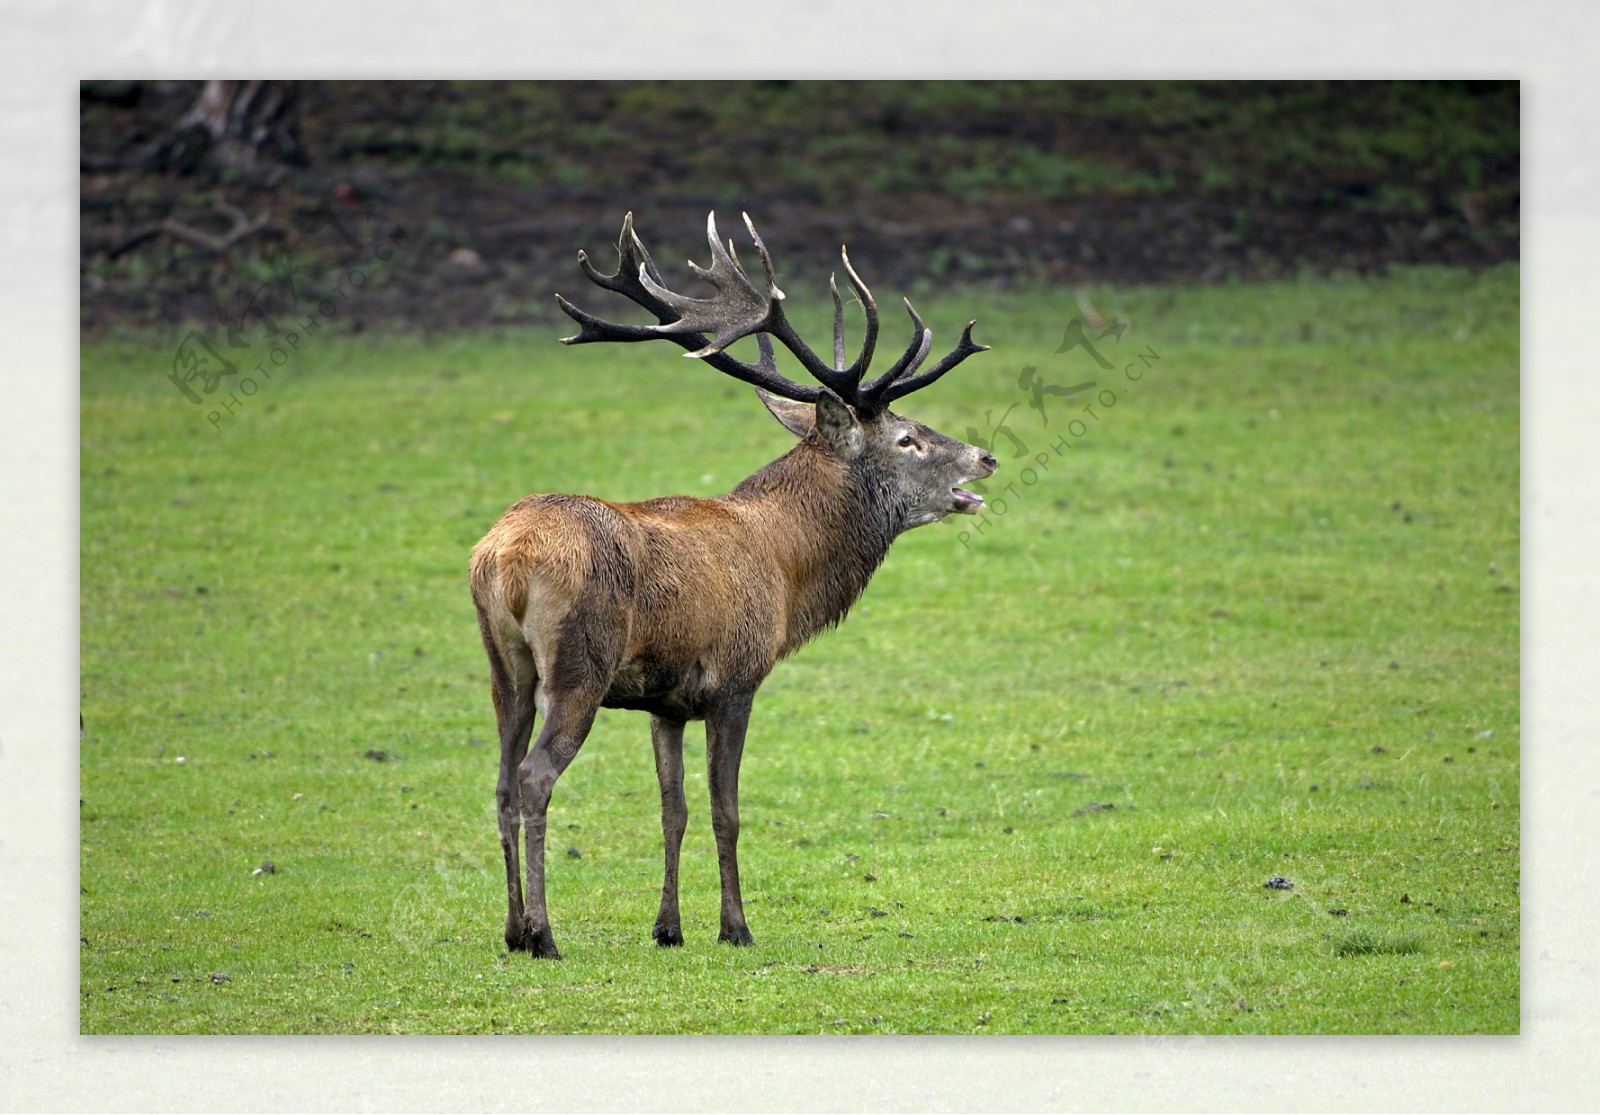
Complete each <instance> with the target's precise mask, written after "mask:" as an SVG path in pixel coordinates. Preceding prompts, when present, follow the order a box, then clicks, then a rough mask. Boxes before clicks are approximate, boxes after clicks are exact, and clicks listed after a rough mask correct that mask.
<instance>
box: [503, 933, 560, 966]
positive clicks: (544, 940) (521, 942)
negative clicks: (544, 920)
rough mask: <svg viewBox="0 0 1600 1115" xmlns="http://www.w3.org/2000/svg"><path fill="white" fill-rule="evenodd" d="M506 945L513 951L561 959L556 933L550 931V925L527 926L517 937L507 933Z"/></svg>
mask: <svg viewBox="0 0 1600 1115" xmlns="http://www.w3.org/2000/svg"><path fill="white" fill-rule="evenodd" d="M506 947H507V948H508V949H510V950H511V951H512V952H531V953H532V954H533V955H534V956H543V957H548V958H549V959H551V960H560V959H561V952H560V950H559V949H557V948H556V935H555V934H554V933H552V932H550V927H549V926H548V925H546V926H543V927H542V928H539V929H534V928H533V927H532V926H525V927H523V930H522V932H521V933H520V934H518V935H516V937H515V939H513V936H512V934H511V933H507V934H506Z"/></svg>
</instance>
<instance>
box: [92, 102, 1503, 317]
mask: <svg viewBox="0 0 1600 1115" xmlns="http://www.w3.org/2000/svg"><path fill="white" fill-rule="evenodd" d="M80 95H81V127H82V130H81V139H80V157H81V170H82V175H81V184H80V188H81V240H80V251H81V262H82V271H81V280H82V308H81V314H82V325H83V328H84V330H85V332H86V333H88V334H90V335H105V334H107V333H110V334H113V335H114V334H117V333H121V332H125V331H135V330H143V329H147V328H148V327H151V326H159V325H171V324H176V323H180V322H204V323H217V322H223V323H226V322H229V321H235V320H236V319H237V318H238V317H239V315H241V314H242V313H247V312H249V309H250V307H252V306H254V307H255V308H256V309H257V310H262V311H264V312H265V308H266V307H268V306H269V305H270V306H271V307H272V310H271V312H275V313H280V314H285V315H287V314H290V313H293V312H296V311H297V310H301V309H303V308H304V307H305V306H306V305H307V304H308V302H307V300H312V301H313V302H314V301H315V300H316V299H319V298H322V297H327V296H330V295H331V294H333V292H334V288H335V287H336V286H337V284H338V283H339V282H340V281H341V279H346V280H347V277H348V274H349V268H350V267H352V266H360V267H362V269H363V280H364V286H363V287H362V289H361V291H360V296H359V297H358V298H356V299H353V300H348V301H346V302H345V303H343V305H342V308H341V311H340V315H339V316H340V317H341V322H342V324H345V325H346V326H347V327H351V328H358V329H359V328H368V327H377V326H380V325H381V326H390V327H399V328H404V329H408V330H421V331H432V330H438V329H450V328H459V327H469V326H471V327H476V326H483V325H486V324H501V323H519V322H534V321H538V322H544V321H549V320H551V319H552V318H553V317H554V316H555V310H554V304H553V299H552V295H553V293H554V292H555V291H557V290H560V291H563V292H565V293H568V294H579V293H583V288H584V287H585V286H586V285H587V284H586V283H585V281H584V280H583V278H582V277H581V275H580V274H579V272H578V269H577V266H576V262H575V255H576V252H577V249H579V248H580V247H581V248H586V249H588V251H589V253H590V255H591V257H592V258H593V259H594V260H595V262H596V263H597V264H598V265H600V266H601V267H602V268H603V269H606V270H610V269H611V266H612V264H613V263H614V261H615V254H614V252H613V251H612V250H611V247H610V246H611V245H613V244H614V243H615V241H616V236H617V231H618V228H619V227H620V224H621V220H622V215H623V213H624V212H625V211H627V210H630V209H631V210H633V211H634V212H635V214H636V221H637V225H638V228H639V231H640V234H641V236H642V237H643V239H644V241H645V243H646V244H647V245H648V246H649V248H650V250H651V251H652V253H653V254H654V256H655V258H656V260H657V261H658V263H659V264H660V265H661V266H662V267H663V269H665V270H666V271H667V272H668V276H669V280H670V279H671V277H672V276H674V275H679V276H681V274H682V272H680V271H679V270H678V267H679V264H680V263H681V261H682V260H683V259H684V258H686V257H693V258H695V259H697V260H699V261H701V262H706V252H705V243H704V238H703V236H704V233H703V229H704V222H705V215H706V212H707V210H710V209H716V210H717V211H718V214H719V218H720V221H721V227H722V231H723V234H724V235H725V236H727V235H732V234H734V233H735V232H737V233H738V235H739V239H740V240H741V241H742V240H743V232H742V230H741V229H740V228H739V222H738V213H739V211H740V210H747V211H749V212H750V214H751V215H752V216H753V217H754V218H755V219H756V221H757V223H758V227H759V228H760V230H761V232H762V235H763V237H764V239H765V240H766V241H767V243H768V245H769V247H770V248H771V249H772V252H773V255H774V257H775V260H776V262H777V266H778V271H779V275H780V277H781V278H783V279H784V280H785V281H786V283H788V282H793V281H795V280H799V279H805V278H808V277H810V276H811V275H813V274H818V275H820V274H821V273H823V272H825V271H827V270H831V269H832V268H833V267H834V266H835V263H836V260H837V249H838V245H839V244H841V243H848V244H849V245H850V248H851V255H852V260H853V261H854V262H855V264H856V266H857V269H858V270H859V271H861V272H862V274H863V277H864V278H865V279H866V280H867V281H868V282H869V283H870V284H872V285H873V287H874V288H875V289H876V290H877V292H878V295H879V299H880V301H883V300H884V299H885V298H886V297H887V298H889V299H890V300H891V301H892V300H893V297H894V296H895V295H897V294H901V293H906V294H912V295H918V294H921V295H926V294H927V293H928V292H929V291H932V290H948V289H952V288H957V287H963V286H982V287H985V288H988V289H1000V290H1005V289H1013V288H1031V287H1037V286H1042V285H1046V284H1074V285H1077V284H1088V285H1093V284H1097V283H1134V282H1186V283H1192V282H1200V283H1211V282H1224V281H1231V280H1240V279H1243V280H1250V279H1267V278H1276V277H1282V276H1286V275H1294V274H1297V273H1301V272H1304V271H1312V272H1319V273H1326V272H1341V271H1342V272H1353V273H1357V274H1365V273H1371V272H1375V271H1382V270H1384V269H1386V268H1388V267H1390V266H1392V265H1396V264H1454V265H1469V266H1482V265H1488V264H1493V263H1498V262H1502V261H1506V260H1514V259H1516V258H1517V256H1518V242H1519V230H1518V225H1519V219H1520V188H1519V166H1520V156H1519V146H1520V124H1519V89H1518V86H1517V84H1516V83H1515V82H1464V81H1446V82H801V81H792V82H791V81H760V82H588V81H576V82H518V83H499V82H437V81H415V82H344V81H313V82H209V83H208V82H177V81H90V82H84V83H83V84H82V86H81V88H80ZM397 234H398V235H397ZM375 252H376V253H377V254H376V255H375V254H374V253H375ZM385 252H386V253H387V257H388V258H380V257H381V256H382V255H383V254H384V253H385ZM346 285H348V282H346ZM680 289H685V288H684V287H683V286H681V285H680ZM561 320H563V321H565V319H564V318H563V319H561Z"/></svg>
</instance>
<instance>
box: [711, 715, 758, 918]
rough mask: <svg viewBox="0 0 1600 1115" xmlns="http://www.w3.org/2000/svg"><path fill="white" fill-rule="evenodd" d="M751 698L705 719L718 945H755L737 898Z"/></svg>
mask: <svg viewBox="0 0 1600 1115" xmlns="http://www.w3.org/2000/svg"><path fill="white" fill-rule="evenodd" d="M751 699H752V698H751V696H743V697H735V698H732V699H730V700H729V701H727V702H726V703H725V704H723V705H722V706H721V707H719V708H717V709H716V710H714V711H712V712H711V713H709V714H708V715H707V716H706V769H707V774H708V781H709V782H710V784H711V830H712V832H713V833H715V834H716V838H717V867H718V870H719V871H720V873H721V875H722V931H721V932H720V933H718V934H717V939H718V940H719V941H727V942H728V943H729V944H731V945H748V944H753V943H754V938H752V937H751V936H750V927H749V926H748V925H746V924H745V920H744V901H743V899H742V898H741V897H740V895H739V854H738V844H739V760H740V759H741V758H742V757H743V756H744V733H745V729H746V728H747V727H748V726H749V724H750V702H751Z"/></svg>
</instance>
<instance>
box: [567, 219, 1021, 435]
mask: <svg viewBox="0 0 1600 1115" xmlns="http://www.w3.org/2000/svg"><path fill="white" fill-rule="evenodd" d="M744 224H745V228H746V229H747V230H749V233H750V239H751V241H752V242H754V244H755V248H756V254H757V255H758V256H759V257H760V258H761V267H762V270H763V272H764V273H765V280H766V281H765V284H764V287H765V289H762V288H761V287H758V286H757V285H756V284H755V283H754V282H752V281H751V279H750V276H749V275H748V274H747V273H746V272H745V270H744V268H743V267H742V266H741V265H740V263H739V259H738V256H737V255H736V254H735V252H734V247H733V242H732V241H731V240H730V241H728V243H727V247H723V243H722V241H721V240H720V239H719V237H718V235H717V218H716V214H715V213H712V214H711V215H710V216H708V217H707V218H706V239H707V240H708V241H709V243H710V245H711V266H710V267H701V266H699V265H698V264H696V263H694V262H693V261H691V262H690V263H689V267H690V268H691V269H692V270H693V271H694V273H695V274H696V275H698V276H699V277H700V278H701V279H703V280H705V281H706V282H707V283H708V284H710V286H711V287H712V288H713V290H714V291H715V292H716V293H715V294H714V295H713V296H712V297H710V298H691V297H689V296H687V295H683V294H678V293H676V292H674V291H672V290H669V289H668V288H667V286H666V284H665V283H664V282H663V281H662V279H661V274H660V272H659V271H657V270H656V266H655V263H654V261H653V260H651V258H650V253H649V252H648V251H646V250H645V246H644V244H643V242H642V241H640V239H639V237H638V235H637V234H636V233H635V232H634V231H633V214H632V213H629V214H628V215H627V216H626V217H624V218H623V221H622V234H621V236H620V237H619V238H618V240H617V255H618V257H619V260H618V267H617V271H616V273H615V274H611V275H605V274H602V273H600V272H599V271H597V270H596V269H595V268H594V266H593V265H592V264H591V263H590V262H589V257H588V256H587V255H586V254H585V253H583V252H579V253H578V265H579V266H580V267H581V268H583V273H584V274H585V275H587V276H588V277H589V280H590V281H591V282H593V283H595V284H596V285H597V286H601V287H604V288H605V289H606V290H610V291H615V292H617V293H618V294H622V295H625V296H626V297H627V298H629V299H631V300H632V301H633V302H635V303H637V304H638V305H640V306H643V307H644V308H645V309H646V310H648V311H650V312H651V313H652V314H654V315H655V317H656V321H657V324H655V325H622V324H618V323H616V322H610V321H605V320H602V319H601V318H597V317H595V316H593V315H592V314H588V313H585V312H584V311H582V310H580V309H578V308H577V307H576V306H574V305H572V303H570V302H568V301H567V300H566V299H565V298H562V297H561V296H560V295H559V294H558V295H556V302H557V304H558V305H560V307H561V309H562V310H563V312H565V313H566V314H567V316H568V317H570V318H572V319H573V320H574V321H576V322H577V323H578V325H579V330H578V332H577V333H576V334H575V335H573V336H571V337H563V338H562V339H561V340H562V343H563V344H569V345H577V344H587V343H590V342H594V341H651V340H656V339H658V338H665V339H667V340H670V341H673V342H674V343H676V344H679V345H682V346H683V347H684V348H686V349H688V350H689V351H688V352H687V353H685V355H686V356H690V357H694V358H696V359H701V360H704V361H705V362H706V363H708V364H710V365H711V366H712V367H714V368H716V369H717V370H718V371H720V372H724V373H726V374H727V375H730V376H733V377H734V378H735V379H738V380H742V381H743V382H745V383H750V384H753V385H755V386H757V387H760V388H763V389H764V390H766V391H769V392H771V393H772V394H774V395H779V396H782V397H783V398H786V399H794V400H796V401H798V402H806V403H813V402H816V400H817V398H818V397H819V396H820V395H821V393H822V391H823V390H827V391H831V392H832V393H833V394H835V395H837V396H838V397H839V398H841V399H843V400H844V401H845V402H847V403H849V404H850V405H851V406H852V407H854V408H855V409H856V411H857V413H858V414H860V415H861V416H862V417H871V416H875V415H878V414H881V413H882V412H883V411H884V410H885V409H886V408H887V406H888V404H889V403H891V402H893V401H894V400H895V399H899V398H903V397H904V396H906V395H909V394H911V392H913V391H917V390H920V389H921V388H923V387H926V386H927V385H928V384H930V383H932V382H933V381H934V380H936V379H938V378H939V377H940V376H942V375H944V374H945V373H946V372H948V371H949V370H950V369H951V368H954V367H955V366H956V365H957V364H959V363H961V361H963V360H965V359H966V358H967V357H968V356H971V355H972V354H973V353H976V352H983V351H985V350H987V349H988V347H989V346H988V345H980V344H977V343H975V342H974V341H973V340H972V327H973V326H974V325H976V324H977V323H976V322H975V321H973V322H968V323H967V327H966V329H965V330H964V331H963V332H962V334H961V342H960V343H959V344H958V345H957V346H956V347H955V349H954V350H952V351H951V353H950V354H949V355H948V356H946V357H945V358H944V359H943V360H941V361H939V363H937V364H935V365H934V366H933V367H932V368H930V369H928V370H927V371H926V372H923V373H921V374H920V375H919V374H917V369H918V368H919V367H920V366H921V364H922V361H923V360H924V359H925V358H926V357H927V355H928V349H929V347H930V346H931V345H932V342H933V333H932V331H930V330H929V329H928V328H927V327H925V326H924V325H923V324H922V319H921V318H920V317H919V316H917V311H916V310H915V308H913V307H912V305H911V303H910V301H909V300H908V301H906V310H907V312H909V313H910V315H911V322H912V325H913V327H914V330H915V331H914V334H913V336H912V339H911V344H910V345H909V346H908V347H907V348H906V351H905V353H904V354H903V355H902V356H901V357H900V359H898V360H896V361H895V362H894V364H893V365H892V366H891V367H890V368H889V370H888V371H887V372H885V373H884V374H883V375H881V376H879V377H877V378H876V379H874V380H872V381H871V382H869V383H867V384H866V385H865V386H863V385H862V382H861V380H862V377H863V376H864V375H865V374H866V371H867V368H868V366H869V365H870V364H871V362H872V355H873V352H874V350H875V348H876V346H877V339H878V306H877V303H876V302H875V301H873V298H872V292H871V291H870V290H869V289H867V284H866V283H864V282H862V281H861V276H859V275H857V274H856V271H855V268H854V267H852V266H851V264H850V255H849V253H848V252H847V251H845V250H844V249H840V258H841V260H842V261H843V263H844V270H845V276H846V277H847V279H848V280H849V282H850V286H851V288H852V289H853V290H854V291H855V293H856V297H858V298H859V299H860V300H861V307H862V311H863V312H864V314H865V315H866V333H865V335H864V337H863V338H862V342H861V352H860V354H859V355H858V356H857V357H856V360H855V362H854V363H853V364H850V365H848V366H846V364H845V362H844V360H845V350H844V305H843V303H842V302H841V301H840V298H839V287H838V284H837V283H836V282H835V281H834V280H833V279H832V278H831V277H830V278H829V280H828V288H829V291H830V292H831V294H832V296H833V363H832V364H831V365H830V364H829V363H828V362H827V361H825V360H823V359H822V358H821V357H820V356H818V355H817V354H816V353H815V352H814V351H812V349H811V347H810V346H809V345H807V344H806V343H805V341H803V340H802V339H801V338H800V335H799V334H798V333H796V332H795V330H794V327H793V325H791V324H790V323H789V319H788V318H787V317H786V316H785V315H784V310H783V302H784V297H785V296H784V293H783V291H782V290H780V289H779V288H778V283H777V279H776V277H775V276H774V274H773V269H772V258H771V257H770V256H769V255H768V254H767V247H766V245H765V244H764V243H762V241H761V236H760V234H758V233H757V232H756V226H755V223H754V222H753V221H751V220H750V217H749V215H748V214H745V215H744ZM708 333H709V334H714V335H715V339H712V338H711V337H708V336H707V334H708ZM751 334H755V335H756V345H757V347H758V349H759V351H760V354H761V355H760V359H759V360H758V361H757V362H756V363H755V364H747V363H745V362H744V361H741V360H735V359H734V358H733V357H731V356H729V355H728V354H727V351H726V350H727V348H728V346H729V345H731V344H733V343H734V342H735V341H737V340H739V339H740V338H742V337H748V336H750V335H751ZM769 337H772V338H776V339H777V340H778V341H779V342H780V343H781V344H782V345H783V346H784V347H785V348H786V349H788V350H789V351H790V352H791V353H793V354H794V356H795V358H796V359H798V360H799V361H800V364H801V366H802V367H804V368H805V370H806V372H807V373H808V374H810V376H811V377H812V378H813V379H815V380H816V381H817V383H818V384H820V386H812V385H810V384H800V383H795V382H793V381H792V380H789V379H785V378H784V377H783V376H782V375H780V374H779V373H778V370H777V364H776V361H775V360H774V356H773V348H772V342H771V341H770V340H769V339H768V338H769Z"/></svg>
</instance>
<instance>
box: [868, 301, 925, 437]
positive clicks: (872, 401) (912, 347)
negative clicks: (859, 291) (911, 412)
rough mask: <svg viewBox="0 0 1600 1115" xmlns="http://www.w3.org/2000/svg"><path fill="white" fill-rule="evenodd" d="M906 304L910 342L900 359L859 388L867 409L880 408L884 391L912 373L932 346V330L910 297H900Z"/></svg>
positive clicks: (920, 364)
mask: <svg viewBox="0 0 1600 1115" xmlns="http://www.w3.org/2000/svg"><path fill="white" fill-rule="evenodd" d="M901 301H903V302H904V303H905V304H906V313H908V314H910V315H911V326H912V332H911V343H910V344H909V345H908V346H906V350H905V352H904V353H903V354H901V356H900V359H898V360H896V361H895V362H894V363H893V364H892V365H890V366H889V370H888V371H886V372H884V373H883V374H882V375H881V376H879V377H878V378H877V379H875V380H873V381H872V382H871V383H869V384H867V385H866V386H865V387H863V388H862V389H861V397H862V399H863V400H865V401H866V404H867V406H868V408H869V409H882V408H883V407H884V406H885V405H887V402H888V400H887V399H885V398H884V393H885V392H886V391H888V389H889V388H890V387H891V386H892V385H893V384H894V383H895V381H896V380H898V379H900V378H901V377H903V376H909V375H914V374H915V373H916V370H917V369H918V368H920V367H921V366H922V362H923V361H924V360H925V359H927V357H928V349H929V348H931V347H932V346H933V330H932V329H929V328H928V327H927V326H926V325H924V324H922V316H921V315H920V314H918V313H917V308H916V307H915V306H913V305H912V304H911V299H909V298H903V299H901Z"/></svg>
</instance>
